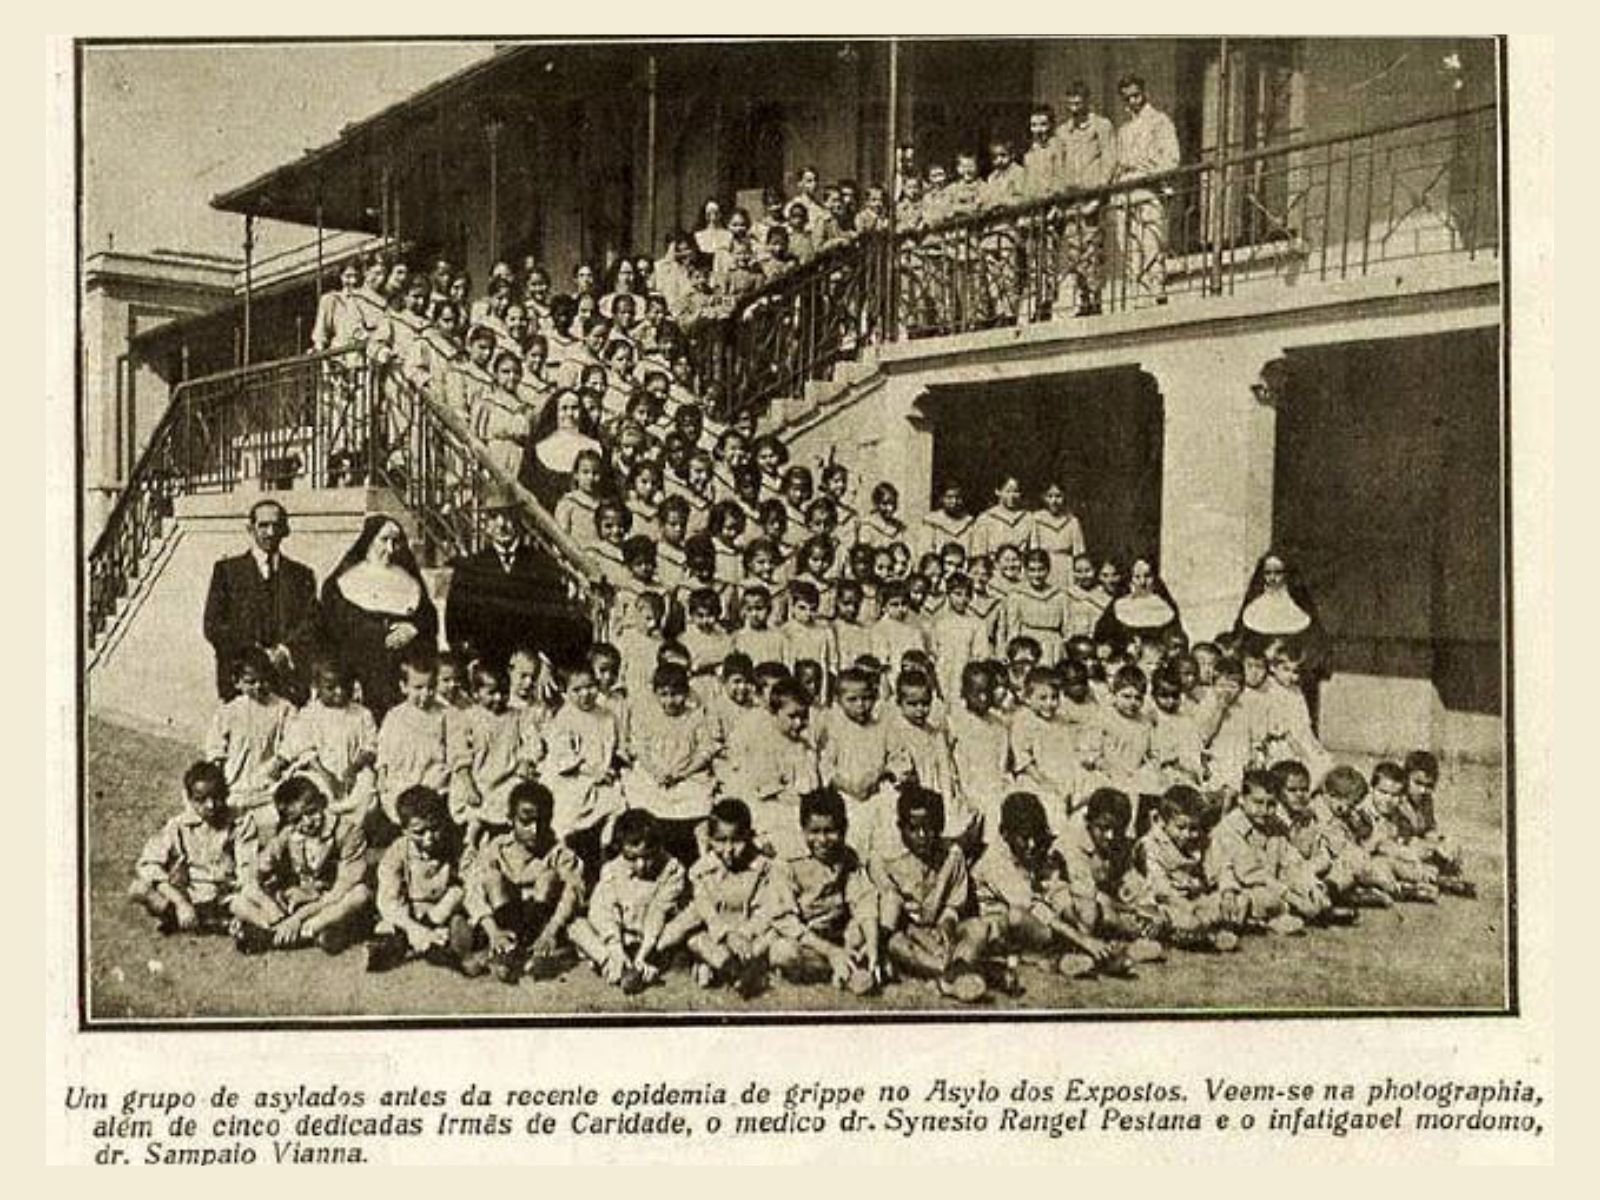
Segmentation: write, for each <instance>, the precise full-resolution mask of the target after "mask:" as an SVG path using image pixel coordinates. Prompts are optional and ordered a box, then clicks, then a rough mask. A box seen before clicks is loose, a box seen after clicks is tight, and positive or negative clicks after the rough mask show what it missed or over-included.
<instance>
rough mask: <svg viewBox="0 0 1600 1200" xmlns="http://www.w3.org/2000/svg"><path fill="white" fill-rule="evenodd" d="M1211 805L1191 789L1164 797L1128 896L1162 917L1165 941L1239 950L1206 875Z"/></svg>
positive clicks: (1142, 841)
mask: <svg viewBox="0 0 1600 1200" xmlns="http://www.w3.org/2000/svg"><path fill="white" fill-rule="evenodd" d="M1206 813H1207V807H1206V801H1205V798H1204V797H1203V796H1201V795H1200V793H1199V792H1198V791H1196V790H1195V789H1194V788H1192V787H1189V786H1188V785H1187V784H1174V785H1173V786H1171V787H1169V788H1168V789H1167V790H1166V791H1165V792H1164V793H1163V794H1162V796H1161V800H1160V802H1159V803H1158V804H1157V806H1156V811H1155V813H1154V814H1153V819H1152V820H1151V822H1150V828H1149V829H1147V830H1146V831H1145V833H1144V835H1143V836H1142V837H1140V838H1139V840H1138V842H1137V843H1135V845H1134V848H1133V868H1134V869H1133V871H1131V872H1129V875H1128V877H1127V882H1126V883H1125V884H1124V887H1123V894H1124V895H1125V896H1129V897H1132V898H1135V899H1136V900H1137V902H1138V903H1140V904H1142V905H1144V906H1145V907H1147V908H1150V909H1153V910H1154V911H1155V912H1156V913H1158V914H1159V915H1160V917H1161V930H1162V937H1163V939H1164V940H1165V941H1166V942H1167V943H1169V944H1170V945H1172V946H1176V947H1177V948H1179V949H1180V950H1221V951H1232V950H1237V949H1238V948H1239V938H1238V935H1237V934H1236V933H1234V931H1233V930H1232V929H1231V928H1230V927H1229V923H1228V922H1227V921H1225V920H1224V919H1223V915H1222V905H1221V900H1220V898H1219V894H1218V893H1217V892H1215V891H1213V890H1212V887H1211V884H1210V882H1209V881H1208V880H1207V879H1206V873H1205V841H1206V833H1205V826H1206Z"/></svg>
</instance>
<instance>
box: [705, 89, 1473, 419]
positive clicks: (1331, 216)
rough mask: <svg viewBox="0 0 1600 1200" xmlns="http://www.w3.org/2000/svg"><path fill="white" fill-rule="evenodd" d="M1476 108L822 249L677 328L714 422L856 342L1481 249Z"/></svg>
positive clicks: (1359, 271) (819, 374) (790, 389)
mask: <svg viewBox="0 0 1600 1200" xmlns="http://www.w3.org/2000/svg"><path fill="white" fill-rule="evenodd" d="M1499 179H1500V174H1499V142H1498V113H1497V110H1496V109H1495V108H1494V106H1492V105H1490V106H1483V107H1478V108H1472V109H1465V110H1463V111H1461V112H1458V113H1452V114H1449V115H1446V116H1440V117H1434V118H1430V119H1427V120H1422V121H1411V122H1406V123H1403V124H1396V125H1391V126H1385V127H1382V128H1377V129H1372V130H1368V131H1364V132H1361V133H1357V134H1349V135H1344V136H1340V137H1331V138H1323V139H1317V140H1308V141H1299V142H1294V143H1288V144H1284V145H1281V146H1273V147H1269V148H1265V149H1261V150H1256V151H1253V152H1250V153H1245V154H1235V155H1229V156H1225V157H1215V156H1214V157H1213V158H1212V159H1211V160H1210V161H1203V162H1198V163H1194V164H1191V165H1188V166H1184V167H1180V168H1179V169H1177V170H1174V171H1170V172H1166V173H1164V174H1160V175H1152V176H1147V177H1144V178H1139V179H1129V180H1124V181H1120V182H1117V183H1115V184H1113V185H1111V186H1108V187H1103V188H1098V189H1093V190H1083V191H1072V192H1065V193H1062V194H1059V195H1055V196H1050V197H1047V198H1044V199H1039V200H1034V201H1029V202H1027V203H1022V204H1017V205H1013V206H1008V207H1005V208H994V209H990V210H988V211H980V212H978V213H975V214H972V215H968V216H963V217H959V218H955V219H949V220H943V221H939V222H937V223H934V224H930V225H926V226H921V227H915V228H902V229H899V230H897V231H896V232H895V234H894V235H893V238H892V240H891V239H890V238H889V237H888V236H886V235H883V234H873V235H867V236H862V237H859V238H856V239H854V240H852V241H850V242H848V243H845V244H843V245H840V246H837V247H834V248H832V249H830V250H829V251H827V252H825V253H824V254H822V255H819V256H818V258H817V259H816V260H814V261H813V262H812V263H810V264H808V265H807V266H805V267H803V268H800V269H798V270H796V271H794V272H792V273H790V274H789V275H786V276H782V277H780V278H779V279H777V280H775V281H774V282H773V283H771V284H769V285H768V286H766V287H765V288H762V289H761V290H759V291H757V292H755V293H754V294H752V295H750V296H747V297H745V298H743V299H742V300H741V301H740V302H739V304H738V305H737V306H736V308H735V310H734V312H733V314H732V315H731V316H730V317H728V318H726V319H724V320H722V321H716V322H708V323H706V324H704V325H702V326H701V327H700V328H698V329H696V330H695V331H693V333H692V334H691V343H692V350H693V353H692V357H693V359H694V362H695V364H696V371H697V373H698V375H699V378H700V381H701V383H702V385H703V387H704V388H705V389H706V391H707V394H709V395H712V396H714V397H716V401H715V408H716V410H717V415H720V416H723V417H726V416H728V415H731V414H732V413H735V412H738V411H740V410H743V409H746V408H750V407H753V406H758V405H761V404H763V403H765V402H766V401H767V400H769V399H771V398H773V397H775V396H782V395H796V394H798V393H799V392H800V391H801V390H802V389H803V386H804V384H805V383H806V382H807V381H808V380H812V379H819V378H824V377H825V376H826V375H827V373H828V371H829V369H830V368H831V367H832V366H833V365H834V364H835V363H837V362H838V361H840V360H841V359H846V358H850V357H853V356H854V355H855V354H856V353H857V351H858V350H859V349H860V348H861V347H862V346H865V345H868V344H871V343H873V342H883V341H898V340H903V339H907V338H918V337H930V336H941V335H948V334H956V333H965V332H970V331H973V330H979V329H985V328H991V327H995V326H1002V325H1014V324H1018V323H1027V322H1033V321H1044V320H1052V319H1063V318H1068V317H1072V316H1075V315H1091V314H1096V313H1104V312H1123V311H1128V310H1131V309H1136V308H1141V307H1147V306H1150V307H1153V306H1156V305H1162V304H1167V303H1169V302H1172V301H1174V300H1178V299H1183V298H1190V297H1214V296H1219V295H1229V294H1232V293H1235V292H1237V291H1239V290H1241V289H1245V288H1249V287H1257V286H1262V285H1265V284H1276V285H1278V286H1280V287H1281V286H1284V285H1293V284H1296V283H1300V282H1302V281H1307V280H1330V279H1349V278H1355V277H1360V276H1364V275H1368V274H1371V273H1372V272H1373V271H1374V270H1377V269H1379V268H1386V267H1388V266H1391V265H1392V264H1394V263H1397V262H1401V261H1410V260H1416V259H1422V258H1428V257H1432V256H1458V257H1466V258H1477V257H1479V256H1481V255H1497V254H1498V252H1499V226H1500V212H1499Z"/></svg>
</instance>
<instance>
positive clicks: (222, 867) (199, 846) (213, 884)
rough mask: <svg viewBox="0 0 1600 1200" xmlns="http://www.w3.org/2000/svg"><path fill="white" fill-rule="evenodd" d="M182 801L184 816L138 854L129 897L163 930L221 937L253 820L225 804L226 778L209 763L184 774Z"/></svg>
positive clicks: (250, 851)
mask: <svg viewBox="0 0 1600 1200" xmlns="http://www.w3.org/2000/svg"><path fill="white" fill-rule="evenodd" d="M183 799H184V810H183V812H181V813H179V814H178V815H177V816H175V817H173V818H172V819H171V820H169V821H168V822H167V823H166V824H165V825H163V826H162V827H161V829H160V831H159V832H158V833H157V834H156V835H155V836H154V837H152V838H151V839H150V840H149V841H148V842H146V843H145V845H144V849H143V850H142V851H140V854H139V861H138V864H137V865H136V866H135V868H134V881H133V886H132V887H131V888H130V889H129V892H128V895H129V897H130V898H131V899H132V900H134V901H135V902H136V903H137V904H139V905H140V906H141V907H143V908H144V910H145V911H146V912H148V913H149V914H150V915H151V916H153V917H154V918H155V919H156V927H157V928H158V929H159V930H160V931H161V932H162V933H176V932H177V931H179V930H182V931H183V932H185V933H191V932H194V931H196V930H203V931H208V932H220V931H221V930H223V929H225V928H226V927H227V926H228V923H229V920H230V918H231V917H232V915H233V909H234V905H235V901H236V898H237V895H238V889H239V877H240V874H241V867H243V868H244V869H245V870H248V869H249V867H248V865H247V864H253V863H254V862H255V858H256V853H257V850H258V847H259V845H260V840H259V836H258V834H257V832H256V824H255V819H254V817H252V816H251V815H250V814H248V813H247V814H245V815H243V816H239V815H237V814H235V813H234V812H233V810H232V809H230V808H229V807H228V780H227V777H226V776H225V775H224V774H223V772H222V768H221V767H220V766H218V765H217V764H216V763H215V762H211V761H207V760H202V761H200V762H196V763H194V764H192V765H191V766H190V767H189V769H188V770H187V771H185V772H184V773H183Z"/></svg>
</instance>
